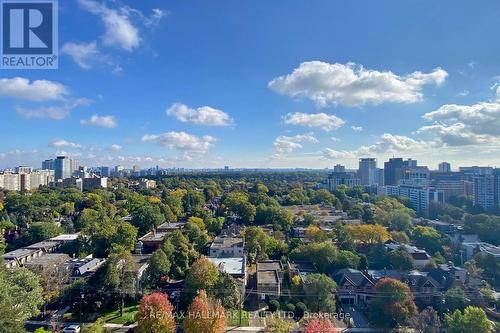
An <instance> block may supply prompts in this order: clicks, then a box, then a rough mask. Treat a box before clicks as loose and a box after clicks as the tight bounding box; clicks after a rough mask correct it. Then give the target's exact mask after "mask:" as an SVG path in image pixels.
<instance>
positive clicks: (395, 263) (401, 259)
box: [389, 247, 415, 271]
mask: <svg viewBox="0 0 500 333" xmlns="http://www.w3.org/2000/svg"><path fill="white" fill-rule="evenodd" d="M389 263H390V264H391V266H392V268H394V269H396V270H398V271H411V270H412V269H415V260H413V257H412V256H411V255H410V253H408V251H407V250H406V249H405V248H404V247H401V248H399V249H396V250H394V251H391V252H390V253H389Z"/></svg>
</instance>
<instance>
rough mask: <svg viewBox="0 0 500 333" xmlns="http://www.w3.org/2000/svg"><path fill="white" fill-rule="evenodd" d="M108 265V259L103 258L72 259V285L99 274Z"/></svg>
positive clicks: (69, 263)
mask: <svg viewBox="0 0 500 333" xmlns="http://www.w3.org/2000/svg"><path fill="white" fill-rule="evenodd" d="M105 263H106V259H101V258H92V257H87V258H79V259H71V260H70V261H69V262H68V265H69V267H70V270H71V276H70V278H69V280H70V283H73V282H75V281H76V280H78V279H88V278H90V277H91V276H92V275H94V274H95V272H97V270H98V269H99V268H100V267H101V266H102V265H104V264H105Z"/></svg>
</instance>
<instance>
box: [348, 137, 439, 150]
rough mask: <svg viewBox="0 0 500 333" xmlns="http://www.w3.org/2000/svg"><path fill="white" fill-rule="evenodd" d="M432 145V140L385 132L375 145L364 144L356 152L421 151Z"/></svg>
mask: <svg viewBox="0 0 500 333" xmlns="http://www.w3.org/2000/svg"><path fill="white" fill-rule="evenodd" d="M431 145H433V143H432V142H427V141H421V140H415V139H412V138H410V137H407V136H404V135H394V134H390V133H384V134H382V135H381V136H380V137H379V138H378V139H377V141H376V142H375V143H374V144H373V145H370V146H362V147H360V148H359V149H358V150H357V151H356V152H357V155H378V154H398V153H404V152H415V151H419V150H422V149H425V148H429V147H430V146H431Z"/></svg>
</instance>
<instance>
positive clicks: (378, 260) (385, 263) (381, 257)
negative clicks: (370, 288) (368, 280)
mask: <svg viewBox="0 0 500 333" xmlns="http://www.w3.org/2000/svg"><path fill="white" fill-rule="evenodd" d="M390 265H391V263H390V262H389V253H388V252H387V249H386V248H385V246H384V244H383V243H377V244H375V245H374V246H373V247H372V248H371V249H370V252H369V254H368V267H369V268H371V269H384V268H389V267H390Z"/></svg>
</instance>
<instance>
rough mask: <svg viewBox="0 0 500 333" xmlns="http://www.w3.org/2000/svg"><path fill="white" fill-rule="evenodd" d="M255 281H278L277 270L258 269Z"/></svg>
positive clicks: (269, 282)
mask: <svg viewBox="0 0 500 333" xmlns="http://www.w3.org/2000/svg"><path fill="white" fill-rule="evenodd" d="M257 283H259V284H260V283H265V284H271V283H280V278H279V275H278V272H277V271H258V272H257Z"/></svg>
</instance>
